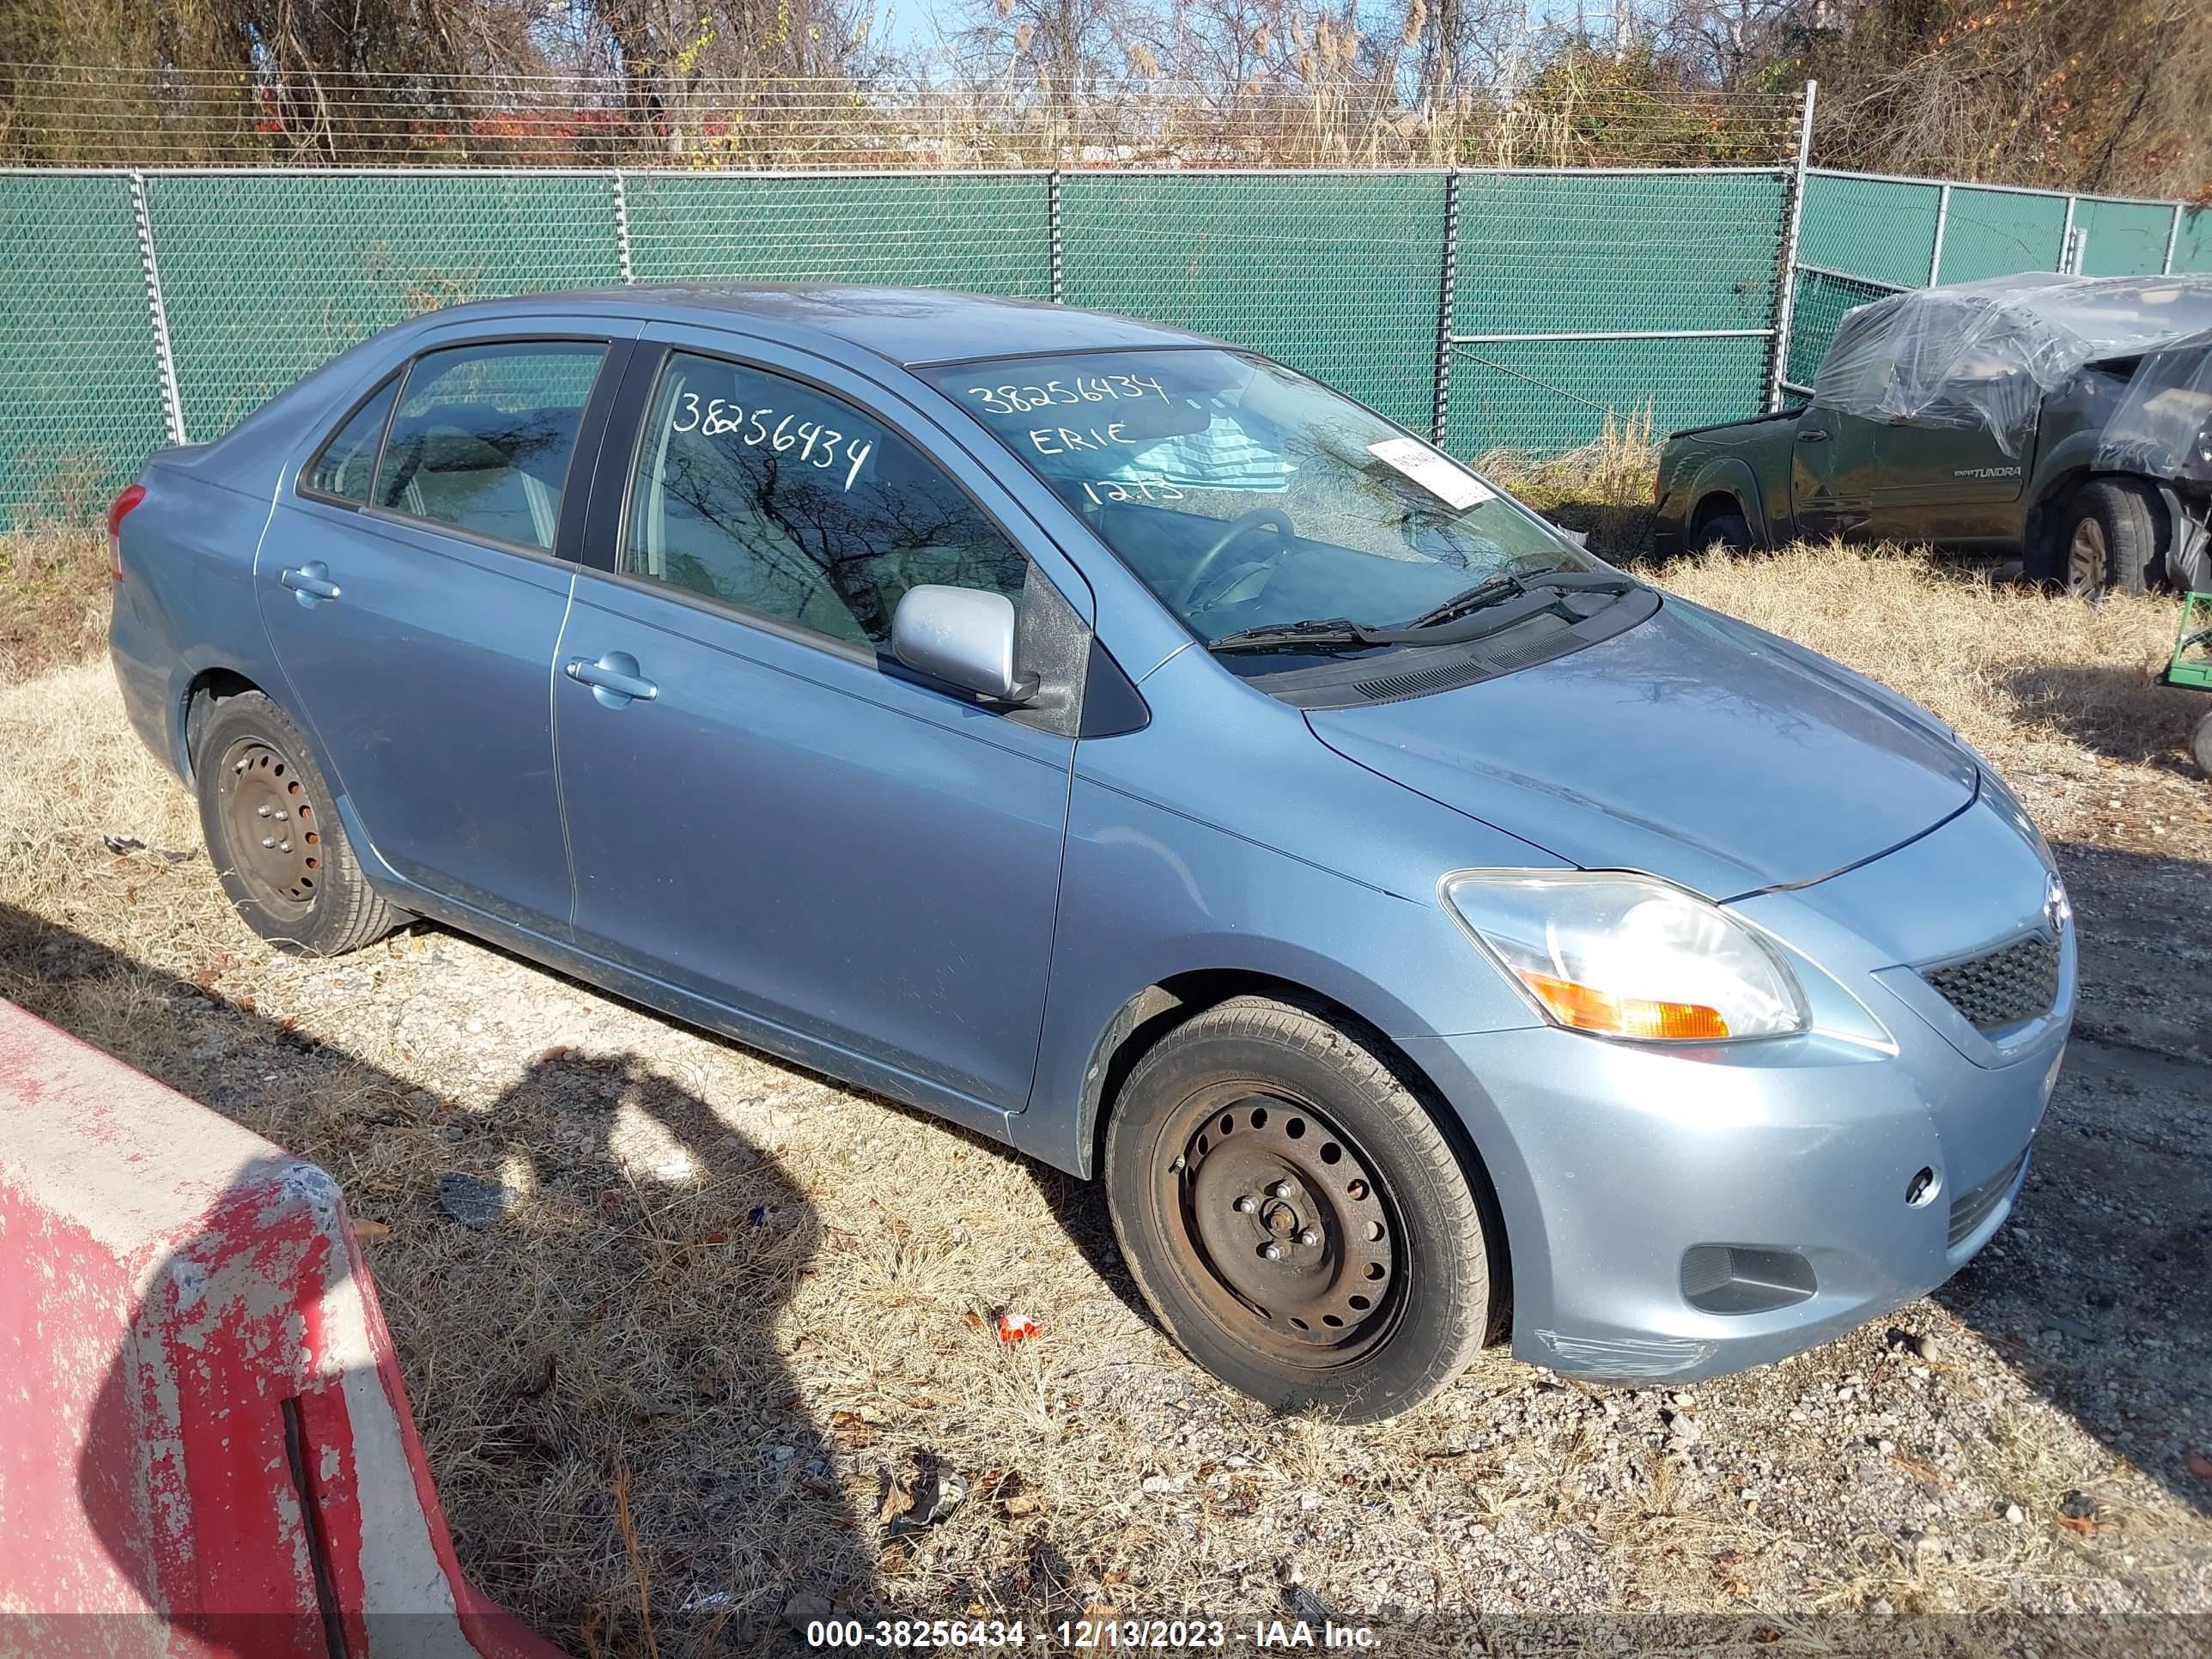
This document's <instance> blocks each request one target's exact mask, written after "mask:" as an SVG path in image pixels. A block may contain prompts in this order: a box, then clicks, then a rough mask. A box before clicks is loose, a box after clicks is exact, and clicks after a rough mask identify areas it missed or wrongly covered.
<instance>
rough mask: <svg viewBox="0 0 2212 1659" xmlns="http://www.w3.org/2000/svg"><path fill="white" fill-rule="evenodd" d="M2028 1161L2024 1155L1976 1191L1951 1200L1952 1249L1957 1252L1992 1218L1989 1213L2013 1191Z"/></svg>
mask: <svg viewBox="0 0 2212 1659" xmlns="http://www.w3.org/2000/svg"><path fill="white" fill-rule="evenodd" d="M2025 1163H2027V1152H2021V1155H2020V1156H2019V1157H2018V1158H2015V1159H2013V1161H2012V1162H2011V1163H2009V1164H2006V1165H2005V1166H2004V1168H2003V1169H2002V1170H1998V1171H1997V1172H1996V1174H1995V1175H1993V1176H1990V1178H1989V1179H1988V1180H1987V1181H1984V1182H1983V1183H1982V1184H1981V1185H1980V1186H1978V1187H1977V1188H1974V1190H1973V1191H1972V1192H1971V1193H1961V1194H1959V1196H1958V1197H1956V1198H1954V1199H1953V1200H1951V1230H1950V1231H1951V1237H1950V1243H1949V1248H1950V1249H1954V1250H1955V1249H1958V1248H1959V1245H1960V1241H1962V1240H1964V1239H1966V1238H1967V1237H1970V1236H1971V1235H1972V1232H1973V1231H1974V1229H1975V1228H1977V1227H1978V1226H1980V1225H1982V1223H1984V1221H1987V1220H1988V1219H1989V1218H1990V1212H1992V1211H1994V1210H1995V1209H1996V1207H1997V1206H1998V1205H2000V1204H2002V1203H2003V1202H2004V1200H2005V1194H2007V1193H2008V1192H2010V1191H2011V1190H2012V1183H2013V1181H2014V1179H2015V1177H2016V1176H2019V1174H2020V1166H2021V1164H2025Z"/></svg>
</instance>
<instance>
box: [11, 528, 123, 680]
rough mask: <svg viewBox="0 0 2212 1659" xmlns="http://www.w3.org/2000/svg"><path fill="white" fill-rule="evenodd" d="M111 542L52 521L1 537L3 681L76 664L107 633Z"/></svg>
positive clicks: (97, 535)
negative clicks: (28, 530)
mask: <svg viewBox="0 0 2212 1659" xmlns="http://www.w3.org/2000/svg"><path fill="white" fill-rule="evenodd" d="M108 588H109V582H108V578H107V544H106V541H105V540H104V539H103V538H101V536H100V532H98V531H93V530H78V529H74V528H70V527H66V526H60V525H50V526H46V527H44V528H41V529H40V530H36V531H33V532H30V533H29V534H27V535H19V536H0V686H4V685H13V684H15V683H16V682H17V681H18V680H25V679H28V678H30V677H31V676H32V675H33V674H39V673H43V672H45V671H46V670H47V669H49V668H58V667H59V666H61V665H63V664H64V663H71V662H75V661H76V660H77V659H80V658H81V657H82V656H83V655H84V654H85V653H87V652H88V651H90V650H92V649H94V647H97V646H98V645H99V643H100V639H101V637H102V635H105V634H106V631H107V608H108V605H109V604H110V603H111V595H110V594H109V592H108Z"/></svg>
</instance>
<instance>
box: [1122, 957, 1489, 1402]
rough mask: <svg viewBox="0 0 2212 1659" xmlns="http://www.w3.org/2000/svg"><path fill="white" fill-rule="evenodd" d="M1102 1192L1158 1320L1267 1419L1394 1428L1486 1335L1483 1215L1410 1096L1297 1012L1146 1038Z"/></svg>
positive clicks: (1202, 1018) (1436, 1130)
mask: <svg viewBox="0 0 2212 1659" xmlns="http://www.w3.org/2000/svg"><path fill="white" fill-rule="evenodd" d="M1224 1124H1227V1125H1228V1126H1229V1127H1228V1128H1227V1129H1226V1131H1225V1130H1224V1129H1223V1127H1222V1126H1223V1125H1224ZM1105 1176H1106V1197H1107V1205H1108V1207H1109V1210H1110V1211H1111V1212H1112V1214H1113V1218H1114V1231H1115V1237H1117V1238H1118V1239H1119V1240H1120V1241H1121V1253H1122V1255H1123V1257H1124V1258H1125V1259H1126V1260H1127V1262H1128V1264H1129V1271H1130V1273H1131V1274H1132V1275H1133V1277H1134V1278H1135V1279H1136V1281H1137V1287H1138V1289H1139V1290H1140V1291H1143V1292H1144V1295H1145V1298H1146V1301H1148V1302H1149V1303H1150V1304H1152V1310H1153V1312H1154V1313H1156V1314H1157V1315H1158V1317H1159V1321H1160V1323H1161V1324H1162V1325H1163V1326H1164V1327H1165V1328H1166V1329H1167V1331H1168V1334H1170V1336H1172V1337H1173V1338H1174V1339H1175V1340H1176V1342H1177V1343H1179V1344H1180V1345H1181V1346H1182V1349H1183V1351H1184V1352H1186V1353H1188V1354H1189V1355H1190V1357H1191V1358H1193V1359H1194V1360H1196V1361H1197V1362H1198V1363H1199V1364H1200V1365H1202V1366H1204V1367H1205V1368H1206V1370H1209V1371H1211V1372H1212V1373H1213V1375H1214V1376H1218V1377H1219V1378H1220V1379H1221V1380H1222V1381H1223V1382H1225V1383H1228V1384H1229V1385H1230V1386H1231V1387H1232V1388H1236V1389H1241V1390H1243V1392H1244V1393H1246V1394H1249V1395H1253V1396H1254V1397H1255V1398H1256V1399H1259V1400H1261V1401H1264V1402H1266V1403H1267V1404H1268V1405H1270V1406H1273V1407H1278V1408H1279V1409H1286V1410H1295V1409H1300V1408H1304V1407H1321V1408H1322V1409H1325V1410H1327V1411H1329V1412H1330V1413H1333V1414H1334V1415H1336V1416H1338V1417H1339V1418H1340V1419H1342V1420H1344V1421H1346V1422H1353V1423H1366V1422H1374V1421H1376V1420H1378V1419H1382V1418H1386V1417H1392V1416H1395V1415H1396V1414H1398V1413H1401V1412H1403V1411H1406V1410H1408V1409H1410V1408H1411V1407H1414V1406H1416V1405H1419V1403H1420V1402H1421V1401H1424V1400H1426V1399H1427V1398H1429V1397H1430V1396H1431V1395H1433V1394H1435V1393H1436V1392H1437V1390H1439V1389H1442V1388H1443V1387H1444V1386H1445V1385H1446V1384H1448V1383H1450V1382H1451V1380H1452V1379H1453V1378H1454V1377H1455V1376H1458V1375H1459V1373H1460V1372H1461V1370H1463V1369H1464V1368H1465V1366H1466V1364H1467V1363H1468V1360H1469V1359H1470V1358H1473V1357H1474V1352H1475V1351H1476V1350H1477V1349H1479V1348H1480V1346H1482V1344H1483V1342H1484V1341H1485V1340H1486V1338H1487V1337H1488V1336H1489V1334H1490V1333H1491V1330H1492V1320H1493V1316H1494V1315H1495V1314H1496V1313H1497V1312H1498V1310H1496V1309H1494V1308H1493V1306H1492V1274H1491V1271H1490V1245H1489V1243H1488V1241H1489V1239H1490V1238H1491V1237H1495V1234H1494V1232H1492V1231H1490V1230H1487V1229H1486V1225H1485V1218H1486V1211H1487V1200H1486V1197H1484V1196H1482V1195H1480V1194H1479V1193H1478V1190H1477V1188H1476V1185H1475V1183H1474V1181H1472V1180H1470V1178H1469V1173H1468V1170H1467V1169H1466V1168H1465V1167H1464V1166H1463V1165H1462V1163H1461V1161H1460V1158H1459V1156H1458V1154H1457V1153H1456V1152H1455V1150H1454V1148H1453V1146H1452V1144H1451V1142H1450V1140H1449V1139H1447V1138H1446V1136H1445V1134H1444V1133H1443V1129H1442V1127H1440V1126H1439V1124H1438V1123H1437V1120H1436V1118H1435V1117H1434V1116H1433V1115H1431V1113H1430V1112H1429V1110H1428V1109H1427V1108H1426V1107H1425V1105H1424V1104H1423V1103H1422V1100H1421V1097H1420V1096H1419V1093H1418V1092H1417V1091H1415V1089H1414V1088H1413V1086H1412V1084H1411V1082H1410V1081H1409V1079H1407V1078H1405V1077H1403V1076H1401V1074H1400V1073H1399V1072H1398V1071H1397V1070H1396V1069H1395V1068H1394V1067H1393V1066H1391V1065H1389V1063H1388V1062H1386V1061H1385V1060H1383V1059H1382V1058H1381V1057H1380V1056H1378V1055H1377V1054H1375V1053H1374V1052H1372V1051H1371V1050H1370V1049H1369V1048H1367V1047H1365V1046H1364V1044H1362V1043H1360V1042H1357V1041H1355V1040H1354V1039H1352V1037H1350V1036H1346V1034H1345V1033H1344V1032H1343V1031H1341V1030H1338V1029H1337V1028H1336V1027H1335V1026H1334V1025H1332V1024H1329V1023H1328V1021H1326V1020H1324V1019H1322V1018H1319V1017H1317V1016H1316V1015H1315V1014H1312V1013H1310V1012H1306V1011H1304V1010H1303V1009H1299V1008H1294V1007H1291V1006H1286V1005H1285V1004H1283V1003H1280V1002H1275V1001H1272V1000H1268V999H1266V998H1263V997H1237V998H1234V999H1232V1000H1230V1001H1227V1002H1225V1003H1222V1004H1220V1005H1219V1006H1217V1007H1213V1008H1210V1009H1207V1010H1206V1012H1202V1013H1200V1014H1197V1015H1194V1016H1193V1017H1192V1018H1190V1019H1189V1020H1188V1021H1187V1022H1186V1023H1185V1024H1182V1025H1180V1026H1177V1027H1176V1029H1175V1030H1172V1031H1170V1032H1169V1033H1168V1034H1167V1036H1164V1037H1163V1038H1161V1039H1160V1041H1159V1042H1158V1044H1156V1045H1155V1046H1154V1047H1153V1048H1152V1051H1151V1052H1150V1053H1148V1054H1146V1056H1145V1057H1144V1059H1143V1060H1140V1061H1139V1062H1138V1064H1137V1066H1136V1068H1135V1069H1134V1070H1133V1072H1131V1073H1130V1074H1129V1079H1128V1081H1127V1084H1126V1085H1124V1087H1123V1088H1122V1091H1121V1095H1120V1097H1119V1099H1118V1100H1117V1101H1116V1103H1115V1109H1114V1114H1113V1116H1112V1118H1111V1120H1110V1121H1109V1123H1108V1126H1107V1131H1106V1157H1105ZM1269 1250H1274V1251H1276V1252H1277V1255H1276V1256H1275V1257H1273V1258H1270V1257H1268V1256H1267V1254H1266V1253H1267V1251H1269ZM1247 1252H1249V1254H1247Z"/></svg>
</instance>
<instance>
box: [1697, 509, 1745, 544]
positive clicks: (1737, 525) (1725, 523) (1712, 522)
mask: <svg viewBox="0 0 2212 1659" xmlns="http://www.w3.org/2000/svg"><path fill="white" fill-rule="evenodd" d="M1715 548H1719V549H1720V550H1723V552H1728V553H1748V552H1750V551H1751V549H1752V540H1751V521H1750V520H1747V519H1746V518H1745V517H1744V516H1743V514H1742V513H1715V514H1714V515H1713V516H1712V517H1711V518H1710V519H1707V520H1705V522H1704V523H1703V524H1701V525H1699V526H1698V527H1697V528H1696V529H1695V530H1692V532H1690V551H1691V552H1692V553H1710V552H1711V551H1712V550H1714V549H1715Z"/></svg>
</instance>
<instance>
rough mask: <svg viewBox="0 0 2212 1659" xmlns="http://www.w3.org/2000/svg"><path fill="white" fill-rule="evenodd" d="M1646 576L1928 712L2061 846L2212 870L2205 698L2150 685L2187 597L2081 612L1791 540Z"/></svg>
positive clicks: (1963, 574)
mask: <svg viewBox="0 0 2212 1659" xmlns="http://www.w3.org/2000/svg"><path fill="white" fill-rule="evenodd" d="M1647 574H1652V575H1655V576H1656V578H1657V580H1659V581H1660V582H1661V583H1662V584H1663V585H1664V586H1667V587H1668V588H1671V589H1673V590H1674V592H1678V593H1680V594H1681V595H1682V596H1683V597H1684V598H1686V599H1695V600H1698V601H1699V602H1700V603H1703V604H1705V605H1712V606H1714V607H1715V608H1716V609H1718V610H1722V611H1727V612H1728V613H1729V615H1731V616H1735V617H1741V618H1742V619H1743V620H1745V621H1746V622H1750V623H1757V624H1758V625H1759V627H1761V628H1765V629H1771V630H1772V631H1773V632H1775V633H1778V634H1781V635H1785V636H1787V637H1788V638H1790V639H1793V640H1796V641H1798V642H1799V643H1800V644H1802V645H1808V646H1810V647H1813V648H1814V650H1816V651H1822V652H1825V653H1827V654H1828V655H1830V656H1832V657H1835V658H1837V659H1839V660H1841V661H1844V662H1846V663H1849V664H1850V665H1851V666H1853V667H1854V668H1857V669H1858V670H1859V671H1861V672H1863V673H1867V674H1871V675H1872V676H1873V677H1874V678H1876V679H1878V680H1880V681H1881V682H1882V683H1883V684H1886V685H1887V686H1889V687H1891V688H1892V689H1893V690H1898V691H1901V692H1903V693H1904V694H1905V696H1908V697H1911V698H1912V699H1913V700H1914V701H1916V702H1920V703H1922V704H1923V705H1924V706H1926V707H1927V708H1929V709H1932V710H1933V711H1934V712H1935V713H1936V714H1939V715H1941V716H1942V718H1943V719H1944V720H1948V721H1949V722H1950V723H1951V724H1952V725H1953V726H1955V727H1957V728H1958V731H1959V734H1960V736H1961V737H1963V738H1966V741H1967V742H1969V743H1971V744H1973V745H1974V746H1975V747H1976V748H1978V749H1979V750H1982V752H1983V753H1984V754H1985V755H1987V756H1988V757H1990V760H1992V761H1993V762H1995V763H1996V766H1997V769H1999V770H2000V771H2001V772H2002V774H2003V775H2004V776H2005V778H2006V780H2007V781H2008V782H2010V783H2011V784H2012V785H2013V787H2015V789H2017V790H2018V791H2019V792H2020V793H2021V798H2022V799H2023V800H2024V801H2025V802H2026V803H2027V805H2028V807H2029V809H2030V810H2031V811H2033V813H2034V815H2035V818H2036V821H2037V823H2039V824H2041V825H2042V826H2043V829H2044V831H2045V834H2047V835H2049V836H2051V839H2052V840H2054V841H2068V842H2083V843H2087V844H2090V845H2095V846H2101V847H2114V848H2124V849H2126V850H2130V851H2134V852H2140V853H2147V854H2154V855H2157V856H2166V857H2177V858H2186V859H2191V860H2199V861H2208V862H2212V784H2208V782H2207V781H2206V780H2205V778H2204V777H2203V775H2202V774H2201V773H2199V772H2198V771H2197V769H2196V767H2195V766H2194V765H2193V764H2192V763H2191V761H2190V758H2189V753H2188V741H2189V733H2190V731H2191V727H2192V726H2193V725H2194V724H2195V722H2196V721H2197V720H2198V719H2199V718H2201V717H2202V716H2203V714H2204V713H2205V712H2206V711H2207V709H2208V708H2212V699H2208V698H2206V697H2205V696H2203V695H2202V694H2200V693H2194V692H2189V691H2182V690H2175V689H2174V688H2172V687H2170V686H2163V685H2160V684H2156V677H2157V675H2158V673H2159V671H2160V670H2161V669H2162V668H2163V667H2164V666H2165V664H2166V657H2167V655H2168V653H2171V652H2172V649H2173V638H2174V632H2175V629H2176V628H2177V627H2178V626H2179V622H2180V614H2181V607H2180V605H2179V601H2177V600H2175V599H2171V598H2167V597H2165V596H2154V597H2151V598H2147V599H2130V598H2127V597H2125V596H2124V595H2116V596H2114V597H2112V598H2111V599H2106V600H2105V601H2104V602H2103V603H2102V604H2099V605H2087V604H2083V603H2081V602H2080V601H2078V600H2074V599H2063V598H2058V597H2056V596H2053V595H2051V594H2047V593H2044V592H2039V591H2037V590H2036V589H2034V588H2032V587H2026V586H2017V585H2015V584H2011V583H2005V582H1998V581H1993V580H1990V576H1989V575H1988V574H1986V573H1984V572H1982V571H1978V570H1975V569H1971V568H1960V567H1957V566H1951V565H1945V564H1941V563H1937V562H1934V561H1931V560H1930V559H1929V558H1928V557H1927V556H1925V555H1924V554H1921V553H1917V552H1911V551H1905V550H1895V549H1888V550H1872V551H1868V550H1859V549H1853V548H1846V547H1840V546H1828V547H1796V548H1791V549H1789V550H1785V551H1783V552H1779V553H1774V554H1767V555H1747V556H1741V557H1735V558H1730V557H1726V556H1710V557H1701V558H1693V559H1684V560H1678V561H1676V562H1673V563H1670V564H1668V565H1666V566H1664V567H1662V568H1659V569H1656V570H1655V571H1651V572H1648V573H1647Z"/></svg>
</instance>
